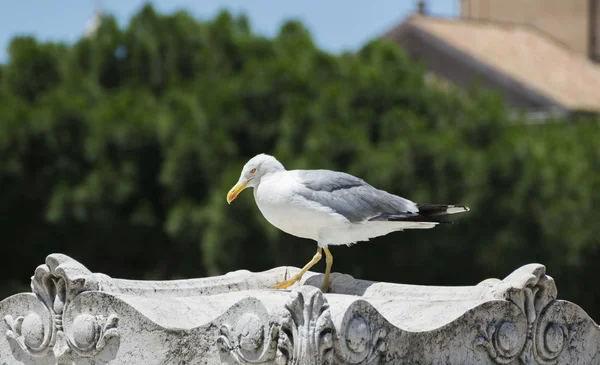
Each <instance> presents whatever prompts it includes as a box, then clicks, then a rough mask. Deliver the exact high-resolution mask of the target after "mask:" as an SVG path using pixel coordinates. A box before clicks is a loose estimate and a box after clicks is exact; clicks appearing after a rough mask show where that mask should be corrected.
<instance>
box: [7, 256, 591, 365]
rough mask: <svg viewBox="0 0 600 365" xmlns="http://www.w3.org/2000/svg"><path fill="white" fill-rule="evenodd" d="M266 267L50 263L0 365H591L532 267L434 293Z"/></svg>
mask: <svg viewBox="0 0 600 365" xmlns="http://www.w3.org/2000/svg"><path fill="white" fill-rule="evenodd" d="M297 271H298V269H297V268H292V267H279V268H275V269H272V270H269V271H265V272H260V273H252V272H249V271H244V270H241V271H235V272H231V273H229V274H226V275H223V276H218V277H209V278H202V279H191V280H173V281H135V280H124V279H114V278H111V277H109V276H107V275H104V274H99V273H92V272H90V271H89V270H87V269H86V268H85V267H84V266H83V265H81V264H80V263H78V262H77V261H75V260H73V259H71V258H70V257H68V256H65V255H62V254H52V255H50V256H48V257H47V259H46V263H45V264H44V265H41V266H39V267H38V268H37V269H36V270H35V273H34V275H33V277H32V280H31V288H32V293H19V294H16V295H13V296H11V297H8V298H6V299H4V300H2V301H1V302H0V318H1V319H2V321H0V364H40V365H41V364H78V365H79V364H88V365H92V364H95V365H100V364H144V365H152V364H157V365H158V364H160V365H165V364H186V365H189V364H521V363H522V364H569V365H575V364H586V365H588V364H600V327H599V326H598V325H597V324H596V323H594V321H592V319H591V318H590V317H589V316H588V315H587V314H586V313H585V312H584V311H583V310H582V309H581V308H580V307H578V306H577V305H575V304H573V303H570V302H568V301H562V300H557V299H556V296H557V291H556V286H555V284H554V280H553V279H552V278H551V277H550V276H547V275H546V272H545V267H544V266H543V265H539V264H530V265H526V266H523V267H521V268H519V269H517V270H516V271H514V272H513V273H512V274H510V275H509V276H507V277H506V278H505V279H503V280H498V279H488V280H485V281H482V282H481V283H479V284H477V285H475V286H463V287H435V286H416V285H402V284H391V283H379V282H371V281H364V280H357V279H354V278H352V277H351V276H349V275H343V274H337V273H334V274H333V275H332V280H331V289H330V292H329V293H326V294H324V293H322V292H321V291H320V290H319V289H318V287H319V285H320V282H321V280H322V277H323V276H322V275H321V274H316V273H312V272H309V273H307V274H306V275H305V277H304V278H303V280H302V282H301V283H300V285H299V286H296V287H294V288H292V289H291V290H273V289H269V287H270V286H271V285H273V284H275V283H276V282H279V281H282V280H284V279H286V278H287V277H289V276H291V275H293V274H294V273H295V272H297Z"/></svg>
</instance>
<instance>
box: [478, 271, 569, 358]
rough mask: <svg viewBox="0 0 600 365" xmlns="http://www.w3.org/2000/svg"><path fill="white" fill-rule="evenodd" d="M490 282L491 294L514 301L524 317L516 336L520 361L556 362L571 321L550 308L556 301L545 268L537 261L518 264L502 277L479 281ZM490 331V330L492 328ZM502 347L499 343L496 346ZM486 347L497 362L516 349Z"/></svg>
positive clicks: (566, 341) (555, 294) (512, 356)
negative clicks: (523, 327)
mask: <svg viewBox="0 0 600 365" xmlns="http://www.w3.org/2000/svg"><path fill="white" fill-rule="evenodd" d="M488 284H489V285H490V292H491V295H492V297H494V298H498V299H503V300H507V301H510V302H511V303H513V304H514V305H516V306H517V307H518V308H519V309H520V310H521V312H522V313H523V315H524V317H525V318H526V320H527V331H526V334H525V336H524V337H523V336H519V337H520V338H518V341H519V343H520V342H523V345H522V346H520V347H521V348H522V350H521V351H520V352H519V353H518V355H519V358H520V359H521V361H522V363H524V364H556V363H557V361H558V358H559V356H560V355H561V353H562V352H563V350H564V349H565V347H566V346H569V343H570V341H571V340H572V339H573V332H572V331H573V325H569V324H568V323H566V322H565V321H564V320H562V319H561V318H560V317H557V316H556V315H555V311H553V310H551V308H552V306H553V305H555V304H556V297H557V289H556V285H555V283H554V279H552V277H550V276H548V275H546V268H545V267H544V266H543V265H539V264H530V265H526V266H523V267H521V268H519V269H518V270H516V271H514V272H513V273H512V274H511V275H509V276H508V277H506V278H505V279H504V280H502V281H498V280H490V281H488V282H487V283H483V285H488ZM506 326H507V324H503V325H502V327H501V328H500V330H501V329H502V328H510V329H511V330H510V331H508V332H507V331H504V332H507V333H511V334H513V335H502V336H500V337H502V338H513V340H512V341H513V342H514V341H517V339H515V337H516V336H515V335H514V333H515V331H514V330H512V328H513V327H514V326H510V327H506ZM492 332H493V331H492ZM500 348H502V346H500ZM494 351H496V349H494ZM494 351H490V355H491V356H492V357H493V358H495V359H496V360H497V362H498V363H509V362H510V361H512V360H513V358H514V357H515V355H516V353H511V354H510V355H511V356H502V354H501V353H500V352H498V351H496V352H497V354H496V353H494Z"/></svg>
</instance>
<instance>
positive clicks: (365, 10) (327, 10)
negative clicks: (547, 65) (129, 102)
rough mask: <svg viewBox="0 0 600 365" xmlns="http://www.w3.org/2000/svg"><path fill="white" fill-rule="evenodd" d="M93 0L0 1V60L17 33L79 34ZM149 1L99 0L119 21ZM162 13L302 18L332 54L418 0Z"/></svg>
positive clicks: (174, 1) (171, 6)
mask: <svg viewBox="0 0 600 365" xmlns="http://www.w3.org/2000/svg"><path fill="white" fill-rule="evenodd" d="M94 1H95V0H0V63H4V62H6V61H7V57H8V55H7V53H6V51H7V47H8V44H9V42H10V40H11V39H12V38H13V37H14V36H16V35H23V34H27V35H34V36H35V37H37V38H38V39H39V40H43V41H66V42H73V41H75V40H77V39H78V38H79V37H81V34H82V31H83V29H84V28H85V25H86V23H87V22H88V20H89V18H90V16H91V15H92V14H93V12H94V8H95V2H94ZM146 2H147V1H144V0H103V1H102V8H103V9H104V11H105V12H109V13H111V14H113V15H115V16H116V17H117V19H118V20H119V22H120V23H121V24H122V25H125V24H127V21H128V19H129V18H130V17H131V16H132V15H133V14H135V13H136V12H137V11H138V10H139V9H140V7H142V6H143V4H144V3H146ZM151 3H153V4H154V6H155V7H156V8H157V9H158V10H159V11H160V12H164V13H171V12H173V11H175V10H179V9H186V10H189V11H190V12H191V13H192V14H194V16H195V17H197V18H199V19H210V18H212V17H213V16H214V15H215V14H217V13H218V12H219V11H220V10H221V9H229V10H230V11H232V12H233V13H235V14H239V13H242V12H243V13H245V14H246V15H247V16H248V17H249V19H250V21H251V24H252V27H253V29H254V30H255V31H257V32H259V33H262V34H265V35H273V34H275V33H276V32H277V30H278V29H279V27H280V25H281V24H282V23H283V22H284V21H285V20H287V19H290V18H294V19H300V20H301V21H303V23H304V24H306V26H307V27H308V29H310V31H311V33H312V35H313V37H314V38H315V40H316V42H317V44H318V45H319V46H321V47H322V48H324V49H327V50H329V51H331V52H338V51H340V50H346V49H350V50H353V49H356V48H358V47H360V46H361V45H362V44H364V43H365V42H366V41H367V40H369V39H371V38H373V37H376V36H378V35H380V34H382V33H383V32H384V31H385V30H387V29H389V28H390V27H392V26H393V25H395V24H396V23H398V22H400V21H401V20H402V19H403V18H404V17H406V16H407V15H409V14H410V13H411V12H413V11H414V10H415V8H416V3H417V1H416V0H372V1H365V0H360V1H359V0H345V1H344V0H295V1H290V0H288V1H281V0H195V1H194V0H155V1H151ZM458 3H459V0H428V1H427V8H428V9H429V10H430V12H431V13H432V14H437V15H455V14H456V13H457V12H458V11H459V7H458Z"/></svg>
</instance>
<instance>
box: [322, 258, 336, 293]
mask: <svg viewBox="0 0 600 365" xmlns="http://www.w3.org/2000/svg"><path fill="white" fill-rule="evenodd" d="M323 250H325V263H326V264H327V266H326V267H325V279H323V284H321V291H322V292H323V293H327V291H328V290H329V274H330V273H331V265H333V255H332V254H331V252H330V251H329V249H328V248H327V247H325V248H323Z"/></svg>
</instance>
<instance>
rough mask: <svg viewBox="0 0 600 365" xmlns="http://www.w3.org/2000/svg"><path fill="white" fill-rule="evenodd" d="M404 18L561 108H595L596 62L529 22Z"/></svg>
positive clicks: (599, 91)
mask: <svg viewBox="0 0 600 365" xmlns="http://www.w3.org/2000/svg"><path fill="white" fill-rule="evenodd" d="M407 22H408V23H409V24H411V25H413V26H416V27H418V28H419V29H421V30H424V31H426V32H428V33H429V34H431V35H433V36H435V37H437V38H438V39H441V40H443V41H445V42H446V43H447V44H450V45H451V46H453V47H455V48H457V49H458V50H460V51H462V52H464V53H467V54H469V55H471V56H473V57H475V58H477V59H478V60H480V61H481V62H483V63H485V64H487V65H488V66H491V67H492V68H494V69H496V70H498V71H500V72H502V73H504V74H505V75H507V76H509V77H511V78H513V79H515V80H517V81H519V82H522V83H524V84H525V85H527V86H529V87H530V88H532V89H534V90H536V91H537V92H539V93H540V94H542V95H544V96H546V97H549V98H551V99H553V100H555V101H556V102H557V103H559V104H561V105H562V106H563V107H565V108H568V109H571V110H587V111H596V112H598V111H600V66H599V65H597V64H595V63H593V62H592V61H590V60H589V59H587V58H585V57H584V56H583V55H581V54H579V53H576V52H574V51H572V50H570V49H568V48H567V47H565V46H563V45H562V44H560V43H558V42H557V41H555V40H553V39H552V38H549V37H547V36H545V35H544V34H542V33H541V32H539V31H537V30H535V29H533V28H531V27H528V26H522V25H517V24H504V23H496V22H479V21H472V20H462V19H458V20H454V19H440V18H431V17H424V16H419V15H415V16H412V17H410V18H409V19H408V20H407Z"/></svg>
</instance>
